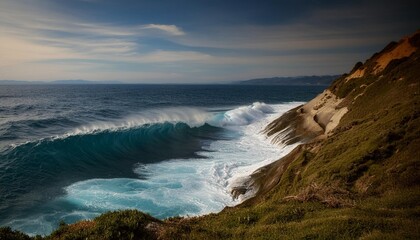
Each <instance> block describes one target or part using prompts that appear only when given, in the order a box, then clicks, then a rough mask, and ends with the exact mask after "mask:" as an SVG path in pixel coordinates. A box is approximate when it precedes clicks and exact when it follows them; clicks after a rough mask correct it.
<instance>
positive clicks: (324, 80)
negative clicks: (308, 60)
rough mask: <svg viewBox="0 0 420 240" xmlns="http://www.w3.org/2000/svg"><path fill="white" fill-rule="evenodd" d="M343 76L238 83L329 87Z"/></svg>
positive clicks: (256, 80)
mask: <svg viewBox="0 0 420 240" xmlns="http://www.w3.org/2000/svg"><path fill="white" fill-rule="evenodd" d="M340 76H341V75H325V76H300V77H273V78H257V79H251V80H245V81H238V82H237V83H238V84H242V85H325V86H329V85H330V84H331V83H332V82H333V81H334V80H335V79H337V78H338V77H340Z"/></svg>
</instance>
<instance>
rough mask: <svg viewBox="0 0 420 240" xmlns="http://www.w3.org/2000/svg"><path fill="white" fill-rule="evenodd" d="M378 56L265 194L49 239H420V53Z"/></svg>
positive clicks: (338, 89)
mask: <svg viewBox="0 0 420 240" xmlns="http://www.w3.org/2000/svg"><path fill="white" fill-rule="evenodd" d="M418 35H419V34H418ZM419 36H420V35H419ZM418 38H420V37H416V38H413V40H412V41H413V45H416V46H417V47H419V48H420V46H419V45H420V44H419V41H418V40H417V39H418ZM392 47H393V46H392V45H390V46H389V47H387V48H385V49H384V51H389V50H390V49H392ZM380 54H381V53H380ZM377 56H378V55H375V56H374V57H373V58H372V59H370V60H368V61H367V62H365V63H364V65H363V66H364V67H365V68H366V69H367V74H365V76H364V77H361V78H358V79H352V80H350V81H348V82H346V81H345V76H343V77H341V78H339V79H338V80H336V81H335V82H334V83H333V85H332V86H331V87H330V90H331V91H333V92H334V93H335V94H336V95H338V96H340V97H342V98H345V101H344V102H343V104H345V105H346V106H347V107H348V108H349V112H348V113H347V114H346V115H345V116H344V117H343V118H342V119H341V121H340V124H339V126H338V127H337V128H336V129H335V130H334V131H335V132H334V134H333V135H332V136H330V137H328V138H327V139H325V140H319V141H316V142H311V143H308V144H305V145H302V146H301V147H300V148H298V149H296V150H295V151H294V152H293V153H291V154H290V155H289V156H286V158H285V159H283V160H281V161H283V163H282V164H279V163H280V162H279V163H277V165H276V164H273V165H272V167H271V168H269V169H268V170H267V171H270V169H271V173H270V174H267V176H265V179H264V178H263V179H260V180H261V181H269V180H273V179H274V177H275V181H274V184H270V186H269V188H265V189H264V191H263V192H260V194H258V195H257V196H256V197H255V198H253V199H251V200H249V201H246V202H245V203H243V204H241V205H240V206H237V207H234V208H226V209H225V210H223V211H222V212H221V213H219V214H210V215H206V216H202V217H196V218H185V219H183V218H174V219H169V220H166V221H164V222H160V221H158V220H155V219H153V218H151V217H149V216H147V215H144V214H142V213H140V212H138V211H122V212H114V213H107V214H105V215H102V216H100V217H98V218H97V219H95V220H93V221H84V222H80V223H76V224H72V225H62V226H61V227H60V228H59V229H58V230H57V231H56V232H54V233H53V234H52V235H51V236H49V237H47V239H86V237H88V238H89V239H119V238H124V239H140V238H141V237H142V236H143V237H145V238H156V237H159V238H161V239H220V238H222V239H244V238H247V239H317V238H318V239H336V238H340V239H354V238H362V239H379V238H380V239H407V238H412V239H420V228H418V223H419V220H420V205H419V203H420V184H419V181H420V179H419V175H418V173H419V167H420V166H419V163H420V159H419V158H420V157H419V155H420V153H419V147H420V85H419V84H420V60H419V59H418V58H419V57H420V53H419V51H417V52H416V53H415V54H414V55H412V56H411V57H410V58H404V59H402V60H395V61H392V62H391V63H390V64H389V66H388V67H387V68H386V69H385V70H384V71H383V72H382V75H383V76H382V77H380V76H374V75H372V74H369V73H370V72H371V70H372V68H373V66H374V63H375V59H376V57H377ZM362 93H363V94H362ZM360 94H362V95H360ZM356 96H359V97H357V98H356ZM355 98H356V99H355ZM276 167H277V169H276ZM7 234H11V235H9V236H12V235H13V234H16V235H14V236H20V237H21V239H25V238H26V237H25V236H23V235H19V233H16V232H13V231H11V230H10V229H6V228H0V239H7V238H6V237H4V236H7ZM2 236H3V238H2Z"/></svg>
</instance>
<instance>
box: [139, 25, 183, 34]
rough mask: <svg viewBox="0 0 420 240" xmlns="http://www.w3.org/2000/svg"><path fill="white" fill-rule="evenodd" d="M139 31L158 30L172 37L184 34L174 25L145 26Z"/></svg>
mask: <svg viewBox="0 0 420 240" xmlns="http://www.w3.org/2000/svg"><path fill="white" fill-rule="evenodd" d="M140 29H155V30H160V31H163V32H165V33H168V34H170V35H174V36H182V35H185V32H183V31H182V30H181V29H180V28H179V27H177V26H175V25H163V24H146V25H143V26H141V27H140Z"/></svg>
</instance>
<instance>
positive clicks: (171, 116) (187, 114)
mask: <svg viewBox="0 0 420 240" xmlns="http://www.w3.org/2000/svg"><path fill="white" fill-rule="evenodd" d="M211 116H212V115H211V114H210V113H209V112H206V111H204V110H203V109H200V108H192V107H173V108H161V109H151V110H145V111H142V112H140V113H137V114H133V115H131V116H128V117H126V118H124V119H121V120H115V121H113V122H106V121H97V122H94V123H91V124H87V125H84V126H81V127H79V128H76V129H75V130H74V131H71V132H69V133H67V134H66V135H67V136H68V135H80V134H87V133H92V132H97V131H105V130H108V131H116V130H121V129H128V128H134V127H139V126H142V125H145V124H155V123H165V122H169V123H179V122H183V123H186V124H188V125H189V126H190V127H199V126H202V125H203V124H204V123H206V122H207V121H209V120H210V118H211Z"/></svg>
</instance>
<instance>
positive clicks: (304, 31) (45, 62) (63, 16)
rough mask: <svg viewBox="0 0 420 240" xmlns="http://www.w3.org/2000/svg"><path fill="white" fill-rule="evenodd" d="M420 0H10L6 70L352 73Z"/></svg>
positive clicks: (189, 77)
mask: <svg viewBox="0 0 420 240" xmlns="http://www.w3.org/2000/svg"><path fill="white" fill-rule="evenodd" d="M417 2H418V1H404V0H399V1H387V0H383V1H379V0H371V1H359V0H352V1H332V0H306V1H303V0H277V1H272V0H258V1H247V0H242V1H236V0H231V1H229V0H221V1H218V0H212V1H210V0H201V1H200V0H171V1H167V0H162V1H159V0H150V1H143V0H0V80H26V81H35V80H38V81H39V80H41V81H52V80H69V79H83V80H91V81H121V82H126V83H223V82H231V81H235V80H247V79H252V78H264V77H275V76H280V77H281V76H304V75H331V74H342V73H346V72H348V71H350V70H351V68H352V67H353V66H354V64H355V63H356V62H358V61H362V62H363V61H365V60H366V59H367V58H369V57H370V56H371V55H372V54H373V53H375V52H378V51H380V50H381V49H382V48H383V47H384V46H385V45H386V44H388V43H389V42H391V41H398V40H399V39H400V38H401V37H403V36H405V35H409V34H412V33H414V32H415V31H416V30H417V29H419V28H420V14H418V9H420V4H419V3H417Z"/></svg>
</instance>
